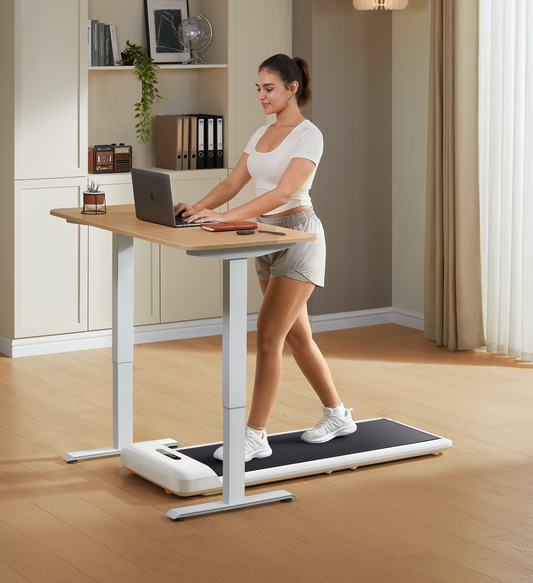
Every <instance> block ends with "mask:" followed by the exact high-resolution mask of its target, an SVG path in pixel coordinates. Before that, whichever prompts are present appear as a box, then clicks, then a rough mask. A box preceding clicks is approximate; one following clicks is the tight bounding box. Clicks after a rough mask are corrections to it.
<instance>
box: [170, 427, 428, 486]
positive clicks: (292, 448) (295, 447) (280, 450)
mask: <svg viewBox="0 0 533 583" xmlns="http://www.w3.org/2000/svg"><path fill="white" fill-rule="evenodd" d="M302 433H303V431H294V432H290V433H280V434H279V435H272V436H269V437H268V442H269V444H270V447H271V448H272V455H271V456H269V457H267V458H262V459H258V458H256V459H253V460H250V461H249V462H246V471H247V472H248V471H255V470H263V469H265V468H272V467H279V466H288V465H292V464H298V463H303V462H309V461H313V460H319V459H327V458H333V457H339V456H344V455H350V454H356V453H361V452H365V451H373V450H378V449H386V448H388V447H398V446H401V445H408V444H411V443H422V442H424V441H432V440H435V439H439V437H438V436H436V435H433V434H431V433H426V432H425V431H420V429H415V428H413V427H407V426H405V425H402V424H401V423H397V422H395V421H391V420H390V419H373V420H370V421H360V422H358V423H357V431H356V432H355V433H352V434H350V435H344V436H342V437H336V438H335V439H332V440H331V441H328V442H326V443H306V442H305V441H302V440H301V439H300V436H301V435H302ZM220 445H221V444H220V443H217V444H214V445H201V446H199V447H191V448H187V449H181V451H183V453H184V454H185V455H187V456H188V457H191V458H193V459H195V460H197V461H199V462H201V463H203V464H205V465H206V466H209V467H210V468H211V469H212V470H213V471H214V472H215V473H216V474H217V476H222V462H221V461H219V460H216V459H215V458H214V457H213V453H214V451H215V450H216V449H217V448H218V447H220Z"/></svg>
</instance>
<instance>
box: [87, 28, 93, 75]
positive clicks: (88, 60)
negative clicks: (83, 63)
mask: <svg viewBox="0 0 533 583" xmlns="http://www.w3.org/2000/svg"><path fill="white" fill-rule="evenodd" d="M91 30H92V29H91V21H90V20H88V21H87V66H88V67H90V66H91V65H92V55H91V50H92V47H91Z"/></svg>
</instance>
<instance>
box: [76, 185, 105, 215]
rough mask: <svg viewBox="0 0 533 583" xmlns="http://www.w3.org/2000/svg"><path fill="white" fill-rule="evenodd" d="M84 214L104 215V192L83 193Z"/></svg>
mask: <svg viewBox="0 0 533 583" xmlns="http://www.w3.org/2000/svg"><path fill="white" fill-rule="evenodd" d="M81 212H82V213H84V214H93V215H96V214H104V213H105V212H106V204H105V192H103V191H98V192H88V191H87V190H85V191H84V192H83V210H82V211H81Z"/></svg>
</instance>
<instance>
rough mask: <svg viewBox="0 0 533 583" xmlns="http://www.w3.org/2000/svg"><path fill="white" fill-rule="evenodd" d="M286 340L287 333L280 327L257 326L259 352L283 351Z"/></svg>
mask: <svg viewBox="0 0 533 583" xmlns="http://www.w3.org/2000/svg"><path fill="white" fill-rule="evenodd" d="M284 342H285V334H284V333H283V332H281V331H280V330H279V328H278V329H276V328H275V327H272V326H258V327H257V336H256V345H257V352H258V353H261V354H266V353H269V352H281V351H282V350H283V343H284Z"/></svg>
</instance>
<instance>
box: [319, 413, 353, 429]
mask: <svg viewBox="0 0 533 583" xmlns="http://www.w3.org/2000/svg"><path fill="white" fill-rule="evenodd" d="M346 411H353V409H346ZM335 417H342V418H343V419H344V417H346V413H345V414H344V415H342V416H340V415H328V416H327V417H326V416H324V417H322V419H320V421H319V422H318V423H317V424H316V426H315V427H316V428H317V429H318V428H320V427H323V426H324V425H325V424H326V423H328V421H330V420H332V419H334V418H335Z"/></svg>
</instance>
